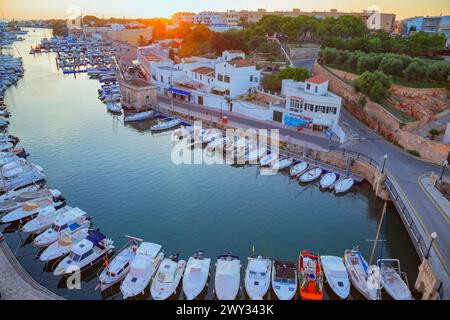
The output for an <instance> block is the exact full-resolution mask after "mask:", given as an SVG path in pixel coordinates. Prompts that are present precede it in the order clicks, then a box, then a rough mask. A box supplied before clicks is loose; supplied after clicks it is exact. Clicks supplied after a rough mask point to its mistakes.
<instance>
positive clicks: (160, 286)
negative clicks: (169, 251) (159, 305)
mask: <svg viewBox="0 0 450 320" xmlns="http://www.w3.org/2000/svg"><path fill="white" fill-rule="evenodd" d="M185 268H186V261H184V260H178V254H176V255H175V256H171V257H168V258H165V259H164V260H163V261H162V262H161V264H160V265H159V268H158V271H157V272H156V275H155V277H154V278H153V281H152V285H151V287H150V294H151V295H152V298H153V299H155V300H166V299H167V298H169V297H170V296H171V295H173V294H174V293H176V291H177V288H178V285H179V284H180V280H181V278H182V277H183V273H184V269H185Z"/></svg>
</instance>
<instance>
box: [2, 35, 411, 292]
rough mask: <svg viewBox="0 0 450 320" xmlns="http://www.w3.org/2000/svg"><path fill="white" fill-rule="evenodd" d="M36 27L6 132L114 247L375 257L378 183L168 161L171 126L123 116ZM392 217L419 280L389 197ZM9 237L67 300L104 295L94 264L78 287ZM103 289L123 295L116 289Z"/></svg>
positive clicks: (387, 251)
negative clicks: (345, 189) (42, 44)
mask: <svg viewBox="0 0 450 320" xmlns="http://www.w3.org/2000/svg"><path fill="white" fill-rule="evenodd" d="M40 36H42V30H37V31H36V32H35V33H31V34H30V35H29V36H28V39H27V40H26V41H23V42H21V43H17V44H16V46H17V48H18V50H19V52H20V54H21V55H22V56H23V59H24V65H25V69H26V71H25V76H24V78H23V79H22V80H21V81H20V82H19V84H18V85H17V86H15V87H12V88H11V89H10V90H9V91H8V92H7V95H6V103H7V105H8V107H9V110H10V111H11V113H12V117H11V119H10V121H11V125H10V133H12V134H15V135H18V136H19V137H20V138H21V141H22V142H21V144H22V146H24V147H25V148H26V149H27V150H28V151H29V152H30V154H31V157H30V158H29V159H30V160H31V161H33V162H35V163H37V164H40V165H41V166H42V167H43V168H44V169H45V172H46V175H47V178H48V181H49V184H50V186H51V187H53V188H57V189H59V190H61V191H62V193H63V195H64V196H65V197H66V199H67V203H68V205H70V206H78V207H80V208H81V209H83V210H85V211H86V212H87V214H88V215H91V216H93V222H94V225H95V227H96V228H100V229H101V231H102V232H104V233H105V234H106V235H107V236H108V237H110V238H113V239H114V240H115V246H116V248H121V247H122V246H123V245H124V244H125V243H126V239H125V237H124V235H125V234H128V235H133V236H137V237H140V238H143V239H145V240H146V241H149V242H155V243H159V244H161V245H162V246H163V249H164V250H165V251H166V252H179V253H180V258H182V259H185V260H187V258H188V257H189V256H190V255H192V254H194V253H195V252H197V251H198V250H204V251H205V253H206V255H207V256H209V257H212V258H213V262H212V266H214V263H215V259H216V257H217V256H218V255H220V254H225V253H227V252H229V251H231V252H232V253H233V254H235V255H238V256H240V258H241V264H242V266H243V268H245V267H246V265H247V256H248V255H250V254H251V250H252V247H253V246H255V248H256V252H257V253H258V254H262V255H264V256H268V257H270V258H273V259H275V258H276V259H287V260H292V261H295V262H297V257H298V254H299V252H300V251H301V250H304V249H310V250H314V251H317V252H319V253H321V254H331V255H339V256H342V255H343V253H344V250H345V249H346V248H351V247H352V246H353V245H359V246H360V248H361V250H362V251H363V253H364V254H365V256H366V257H368V256H369V254H370V250H371V245H372V243H371V242H368V241H367V240H368V239H373V238H374V236H375V233H376V229H377V225H378V222H379V217H380V213H381V210H382V206H383V203H382V202H381V201H379V199H377V198H376V197H375V196H374V195H373V192H372V191H371V187H370V185H368V184H367V183H363V184H360V185H356V186H355V187H354V188H353V189H352V190H351V191H350V192H349V193H347V194H345V195H343V196H340V197H336V196H335V195H334V194H332V193H330V192H328V191H325V192H323V191H321V190H320V188H319V183H318V182H315V183H312V184H307V185H299V183H298V182H296V181H294V180H292V179H290V177H289V175H287V174H278V175H273V176H265V175H260V173H259V169H258V167H257V166H249V165H242V166H241V165H240V166H234V165H233V166H231V165H175V164H173V163H172V162H171V160H170V154H171V149H172V146H173V144H174V142H172V141H171V137H170V134H166V133H160V134H152V133H151V132H150V131H149V128H150V126H151V125H152V124H154V123H155V122H154V121H148V122H141V123H130V124H126V125H124V123H123V116H119V117H117V116H113V115H111V114H109V113H108V112H107V111H106V108H105V106H104V105H103V104H102V103H101V102H100V101H99V100H98V99H97V90H98V89H99V88H100V86H99V83H98V82H97V81H95V80H89V79H88V78H87V75H86V74H79V75H77V77H76V78H75V77H74V76H73V75H70V76H65V75H62V74H61V73H58V72H57V69H56V64H55V56H54V55H53V54H42V55H36V56H33V55H29V54H28V50H29V48H30V45H33V46H34V45H35V44H36V43H38V41H39V38H40ZM387 217H388V218H387V224H386V239H387V242H386V243H385V246H384V255H386V256H389V257H397V258H399V259H400V260H401V263H402V268H403V269H404V270H405V271H406V272H408V275H409V277H410V283H413V280H414V279H415V276H416V274H417V264H418V259H417V257H416V253H415V251H414V248H413V246H412V244H411V242H410V240H409V238H408V235H407V233H406V231H405V229H404V227H403V225H402V223H401V220H400V218H399V217H398V214H397V213H396V211H395V209H394V208H393V207H392V206H388V214H387ZM6 237H7V240H8V242H9V243H10V245H11V247H12V250H13V251H14V252H15V253H16V255H17V257H18V259H19V260H20V261H21V262H22V263H23V265H24V267H25V268H26V270H27V271H29V272H30V274H31V275H32V276H33V277H34V278H35V279H36V280H37V281H38V282H40V283H43V284H44V285H45V286H47V287H48V288H50V289H51V290H53V291H54V292H56V293H58V294H60V295H62V296H64V297H67V298H72V299H100V298H102V295H101V294H100V292H98V291H95V290H94V289H95V286H96V285H97V282H96V272H97V271H96V270H91V274H89V275H87V276H86V277H84V279H83V283H82V290H68V289H67V288H64V286H61V285H58V282H59V281H60V279H59V278H57V277H54V276H53V275H52V274H51V272H48V270H49V269H51V268H48V266H47V268H45V267H46V266H45V264H44V263H42V262H40V261H39V260H38V259H37V258H36V256H37V253H38V248H36V247H34V246H33V245H32V244H26V245H24V246H21V244H22V243H23V242H24V241H25V240H26V239H24V238H23V236H22V235H21V234H20V233H12V234H7V235H6ZM213 274H214V273H213V270H212V276H211V277H210V281H209V283H210V285H209V288H208V290H206V292H205V293H204V295H205V298H207V299H210V298H212V293H213V287H214V285H213V282H214V277H213ZM243 275H244V269H243V270H242V277H243ZM60 287H61V288H60ZM117 288H118V287H117V286H116V287H115V289H116V292H117ZM113 289H114V288H113ZM243 291H244V290H243ZM243 291H242V292H241V294H242V298H244V292H243ZM327 291H329V290H327ZM147 294H148V292H147ZM352 295H353V296H355V297H357V298H359V297H360V296H359V295H357V294H356V293H353V292H352ZM181 296H182V295H181ZM270 296H273V295H271V294H270V293H269V297H270ZM103 297H104V298H106V297H108V298H113V299H118V298H120V294H119V295H117V294H114V290H113V291H112V292H109V293H104V295H103ZM332 297H333V296H332ZM180 298H181V297H180Z"/></svg>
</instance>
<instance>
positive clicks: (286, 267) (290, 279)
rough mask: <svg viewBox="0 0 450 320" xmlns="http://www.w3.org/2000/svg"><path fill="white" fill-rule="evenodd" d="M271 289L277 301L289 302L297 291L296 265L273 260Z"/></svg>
mask: <svg viewBox="0 0 450 320" xmlns="http://www.w3.org/2000/svg"><path fill="white" fill-rule="evenodd" d="M272 288H273V291H274V292H275V294H276V296H277V298H278V299H279V300H291V299H292V298H293V297H294V295H295V292H296V291H297V265H296V264H295V263H293V262H290V261H282V260H275V261H274V262H273V267H272Z"/></svg>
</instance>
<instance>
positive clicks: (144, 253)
mask: <svg viewBox="0 0 450 320" xmlns="http://www.w3.org/2000/svg"><path fill="white" fill-rule="evenodd" d="M163 259H164V253H162V252H161V246H160V245H159V244H155V243H150V242H142V243H141V244H140V245H139V248H138V249H137V251H136V257H134V259H133V261H131V264H130V271H129V272H128V274H127V275H126V276H125V279H123V281H122V284H121V285H120V291H121V292H122V295H123V298H124V299H127V298H129V297H134V296H136V295H138V294H140V293H142V292H143V291H144V290H145V288H147V286H148V284H149V283H150V280H151V279H152V277H153V275H154V274H155V273H156V270H158V267H159V265H160V263H161V261H162V260H163Z"/></svg>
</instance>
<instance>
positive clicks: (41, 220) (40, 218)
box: [20, 206, 72, 233]
mask: <svg viewBox="0 0 450 320" xmlns="http://www.w3.org/2000/svg"><path fill="white" fill-rule="evenodd" d="M69 210H72V207H69V206H65V207H63V208H61V209H58V210H57V209H55V207H51V206H48V207H44V208H42V209H40V210H39V212H38V214H37V216H36V218H34V219H32V220H30V221H28V222H27V223H25V224H24V225H23V226H22V229H21V230H20V231H22V232H24V233H39V232H42V231H43V230H47V229H48V228H50V227H51V226H52V225H53V223H54V222H55V220H56V218H57V217H58V216H59V215H60V214H63V213H65V212H68V211H69Z"/></svg>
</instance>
